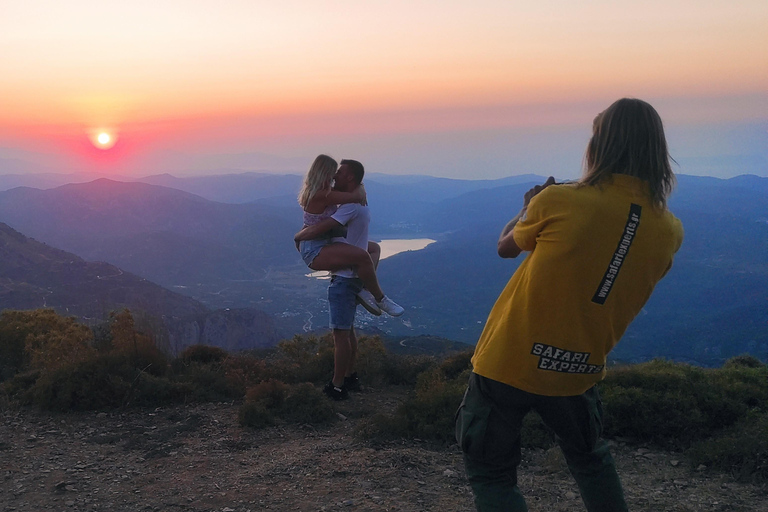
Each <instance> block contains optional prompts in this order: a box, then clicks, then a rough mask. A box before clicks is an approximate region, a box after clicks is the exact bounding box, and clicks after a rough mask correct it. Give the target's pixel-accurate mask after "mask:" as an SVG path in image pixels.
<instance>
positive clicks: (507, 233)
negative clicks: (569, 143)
mask: <svg viewBox="0 0 768 512" xmlns="http://www.w3.org/2000/svg"><path fill="white" fill-rule="evenodd" d="M554 184H555V178H553V177H552V176H550V177H549V178H547V181H545V182H544V184H543V185H536V186H535V187H533V188H532V189H530V190H529V191H528V192H526V193H525V195H524V196H523V208H522V209H521V210H520V212H519V213H518V214H517V215H515V216H514V217H513V218H512V220H510V221H509V222H507V225H506V226H504V229H502V230H501V235H499V242H498V243H497V244H496V252H497V253H498V254H499V256H501V257H502V258H517V257H518V256H519V255H520V253H521V252H523V250H522V249H521V248H520V247H519V246H518V245H517V242H515V238H514V236H513V235H512V231H513V230H514V228H515V225H516V224H517V223H518V222H519V221H520V219H522V218H523V217H525V213H526V212H527V211H528V203H530V202H531V199H533V197H534V196H536V194H538V193H539V192H541V191H542V190H544V189H545V188H547V187H548V186H550V185H554Z"/></svg>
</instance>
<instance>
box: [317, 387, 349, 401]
mask: <svg viewBox="0 0 768 512" xmlns="http://www.w3.org/2000/svg"><path fill="white" fill-rule="evenodd" d="M323 393H325V394H326V395H328V396H329V397H330V398H332V399H334V400H336V401H337V402H338V401H339V400H346V399H347V398H349V394H348V393H347V390H346V389H344V386H342V387H338V386H334V385H333V382H329V383H328V384H326V385H325V387H324V388H323Z"/></svg>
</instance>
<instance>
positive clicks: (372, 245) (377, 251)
mask: <svg viewBox="0 0 768 512" xmlns="http://www.w3.org/2000/svg"><path fill="white" fill-rule="evenodd" d="M368 254H370V255H371V260H373V268H375V269H378V268H379V260H380V259H381V246H380V245H379V244H377V243H376V242H368Z"/></svg>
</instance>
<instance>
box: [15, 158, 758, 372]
mask: <svg viewBox="0 0 768 512" xmlns="http://www.w3.org/2000/svg"><path fill="white" fill-rule="evenodd" d="M2 178H3V177H2V176H0V189H1V188H2V186H1V185H2V183H3V179H2ZM26 179H27V184H28V185H35V183H34V181H33V180H32V178H31V177H27V178H26ZM543 179H544V178H543V177H538V176H534V175H526V176H514V177H510V178H506V179H503V180H485V181H472V180H450V179H442V178H432V177H428V176H386V175H376V174H371V175H370V176H367V177H366V179H365V183H366V189H367V191H368V197H369V201H370V204H371V212H372V217H373V221H372V224H371V233H372V235H373V236H374V237H383V238H413V237H429V238H433V239H435V240H437V243H434V244H432V245H430V246H429V247H427V248H426V249H424V250H421V251H416V252H408V253H402V254H398V255H396V256H393V257H392V258H390V259H387V260H385V261H384V262H382V264H381V267H380V269H379V275H380V280H381V282H382V285H383V287H384V289H385V291H387V293H389V294H390V295H391V296H392V297H393V298H395V300H398V301H399V302H401V303H402V304H403V305H405V306H406V307H407V313H406V315H404V316H403V317H401V318H399V319H392V318H387V317H378V318H374V317H371V316H370V315H367V314H365V313H361V315H360V319H361V322H362V325H363V327H368V328H373V329H381V330H382V331H383V332H386V333H389V334H392V335H400V336H420V335H433V336H440V337H442V338H448V339H453V340H457V341H462V342H467V343H474V342H475V341H476V339H477V337H478V335H479V333H480V331H481V330H482V326H483V323H484V321H485V319H486V316H487V314H488V312H489V311H490V308H491V306H492V305H493V302H494V301H495V299H496V297H497V296H498V294H499V292H500V291H501V289H502V288H503V287H504V285H505V284H506V282H507V280H508V279H509V277H510V276H511V275H512V273H513V272H514V270H515V269H516V268H517V265H518V264H519V263H520V261H519V260H511V261H510V260H502V259H501V258H499V257H498V256H497V255H496V250H495V247H496V239H497V237H498V233H499V231H500V230H501V227H502V226H503V225H504V224H505V223H506V222H507V221H508V220H509V218H510V217H512V216H513V215H514V214H515V213H516V212H517V211H518V210H519V208H520V205H521V204H522V196H523V194H524V193H525V191H526V190H528V188H530V187H531V186H532V184H533V183H536V182H541V181H543ZM52 181H55V180H54V179H53V178H51V176H50V175H45V177H44V178H41V183H40V184H39V186H40V188H31V187H29V186H27V187H20V188H14V189H10V190H6V191H4V192H0V222H5V223H7V224H8V225H10V226H12V227H13V228H14V229H16V230H18V231H20V232H21V233H23V234H24V235H27V236H31V237H34V238H35V239H37V240H40V241H43V242H45V243H46V244H49V245H51V246H54V247H58V248H61V249H64V250H66V251H69V252H72V253H75V254H77V255H78V256H80V257H81V258H84V259H86V260H91V261H108V262H109V263H110V264H113V265H116V266H117V267H120V268H121V269H124V270H125V271H128V272H131V273H133V274H136V275H138V276H141V277H142V278H146V279H148V280H150V281H153V282H156V283H158V284H160V285H162V286H164V287H166V288H168V289H170V290H174V291H176V292H178V293H180V294H183V295H185V296H187V297H191V298H194V299H196V300H197V301H199V302H200V303H202V304H204V305H205V307H207V308H214V309H219V310H226V308H230V311H233V310H236V309H246V310H249V311H254V310H258V311H263V312H264V313H263V314H265V315H269V318H270V319H271V321H273V322H274V326H275V328H274V331H275V332H281V333H289V334H290V333H295V332H303V331H305V330H308V331H315V330H316V329H322V328H324V326H325V324H326V318H327V305H326V303H325V301H324V297H325V285H326V283H325V282H323V281H319V280H316V279H310V278H306V277H304V274H305V273H307V272H308V270H307V269H306V267H305V266H304V265H303V263H302V262H301V260H300V258H299V256H298V253H297V252H296V251H295V248H294V247H293V243H292V235H293V233H294V232H295V231H296V230H298V229H299V228H300V216H301V211H300V209H299V207H298V205H297V204H296V193H297V192H298V188H299V186H300V183H301V177H300V176H298V175H272V174H265V173H242V174H230V175H223V176H207V177H193V178H174V177H173V176H169V175H161V176H152V177H147V178H142V179H140V180H136V181H133V182H119V181H114V180H105V179H99V180H94V181H91V182H87V183H73V184H68V185H63V186H58V187H55V188H48V189H46V190H43V188H45V187H46V185H45V184H46V183H47V184H50V183H51V182H52ZM6 182H7V180H6ZM766 205H768V178H759V177H756V176H740V177H738V178H733V179H730V180H720V179H714V178H702V177H694V176H679V184H678V187H677V189H676V192H675V194H674V195H673V197H672V199H671V201H670V208H671V209H672V211H673V212H674V213H675V214H676V215H677V216H678V217H680V218H681V220H682V221H683V224H684V227H685V230H686V238H685V242H684V244H683V247H682V249H681V251H680V253H679V254H678V256H677V258H676V261H675V265H674V268H673V269H672V271H671V272H670V274H669V276H668V277H667V278H665V279H664V280H663V281H662V282H661V283H660V284H659V285H658V287H657V290H656V291H655V293H654V295H653V296H652V298H651V300H650V301H649V303H648V304H647V306H646V308H645V309H644V310H643V312H642V313H641V314H640V316H639V317H638V318H637V319H636V320H635V322H634V323H633V324H632V325H631V326H630V328H629V330H628V331H627V333H626V335H625V337H624V340H623V341H622V343H620V344H619V346H618V347H617V348H616V349H615V350H614V353H613V354H614V355H615V357H616V358H619V359H623V360H627V361H640V360H646V359H649V358H653V357H669V358H674V359H677V360H683V361H691V362H696V363H699V364H713V365H714V364H719V363H720V362H721V361H722V360H723V359H725V358H727V357H730V356H733V355H737V354H740V353H744V352H749V353H752V354H754V355H757V356H758V357H761V358H763V359H768V307H766V301H768V208H766ZM3 307H6V306H3ZM230 315H231V314H230ZM235 332H236V329H234V330H231V332H230V334H231V336H232V337H233V338H234V337H237V334H235Z"/></svg>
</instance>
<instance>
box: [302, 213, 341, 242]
mask: <svg viewBox="0 0 768 512" xmlns="http://www.w3.org/2000/svg"><path fill="white" fill-rule="evenodd" d="M339 226H341V224H340V223H339V222H338V221H337V220H335V219H334V218H332V217H328V218H327V219H323V220H321V221H320V222H318V223H317V224H313V225H312V226H307V227H305V228H304V229H302V230H301V231H299V232H298V233H296V234H295V235H294V236H293V240H294V241H295V242H301V241H302V240H312V239H314V238H320V237H321V236H322V235H324V234H325V233H327V232H328V231H330V230H332V229H334V228H338V227H339Z"/></svg>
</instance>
